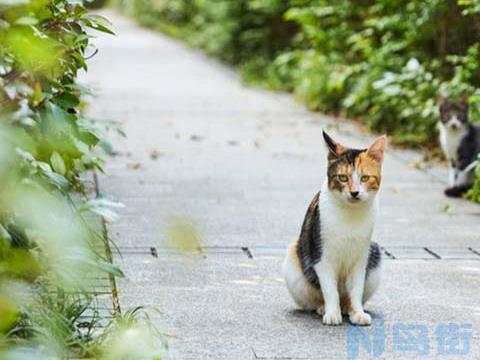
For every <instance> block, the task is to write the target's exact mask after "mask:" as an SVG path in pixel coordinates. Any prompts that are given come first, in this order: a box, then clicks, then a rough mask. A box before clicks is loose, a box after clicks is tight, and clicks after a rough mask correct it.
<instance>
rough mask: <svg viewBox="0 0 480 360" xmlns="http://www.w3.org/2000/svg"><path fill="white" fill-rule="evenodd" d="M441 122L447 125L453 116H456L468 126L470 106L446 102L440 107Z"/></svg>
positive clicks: (462, 103)
mask: <svg viewBox="0 0 480 360" xmlns="http://www.w3.org/2000/svg"><path fill="white" fill-rule="evenodd" d="M439 111H440V120H441V121H442V123H444V124H445V123H447V122H448V121H449V120H450V118H451V117H452V116H456V117H457V119H458V120H459V121H461V122H462V123H464V124H466V123H467V122H468V104H466V103H464V102H461V101H459V102H456V101H451V100H449V99H445V101H444V102H443V103H442V104H441V105H440V107H439Z"/></svg>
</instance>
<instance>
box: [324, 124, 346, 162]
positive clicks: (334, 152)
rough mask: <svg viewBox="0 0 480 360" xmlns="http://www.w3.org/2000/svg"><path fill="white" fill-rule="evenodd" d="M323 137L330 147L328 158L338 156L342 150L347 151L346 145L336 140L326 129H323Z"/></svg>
mask: <svg viewBox="0 0 480 360" xmlns="http://www.w3.org/2000/svg"><path fill="white" fill-rule="evenodd" d="M322 134H323V139H324V140H325V144H326V145H327V148H328V159H329V160H330V159H332V158H337V157H338V155H340V154H341V153H342V152H344V151H345V147H344V146H343V145H340V144H339V143H337V142H336V141H334V140H333V139H332V138H331V137H330V135H328V134H327V133H326V132H325V130H323V131H322Z"/></svg>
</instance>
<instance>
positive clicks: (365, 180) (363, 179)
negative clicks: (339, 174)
mask: <svg viewBox="0 0 480 360" xmlns="http://www.w3.org/2000/svg"><path fill="white" fill-rule="evenodd" d="M368 180H370V175H362V177H361V178H360V181H361V182H367V181H368Z"/></svg>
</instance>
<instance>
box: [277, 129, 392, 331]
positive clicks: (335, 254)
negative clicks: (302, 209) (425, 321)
mask: <svg viewBox="0 0 480 360" xmlns="http://www.w3.org/2000/svg"><path fill="white" fill-rule="evenodd" d="M323 136H324V139H325V142H326V144H327V147H328V150H329V152H328V170H327V178H326V180H325V182H324V184H323V186H322V188H321V190H320V192H319V193H317V194H316V195H315V196H314V198H313V200H312V202H311V203H310V206H309V208H308V210H307V213H306V215H305V219H304V221H303V225H302V229H301V232H300V236H299V238H298V239H297V240H295V241H294V242H292V243H291V244H290V246H289V248H288V251H287V256H286V258H285V262H284V264H283V273H284V277H285V282H286V284H287V288H288V290H289V292H290V294H291V295H292V297H293V299H294V301H295V302H296V303H297V305H298V306H300V307H301V308H302V309H305V310H316V311H317V312H318V313H319V314H320V315H322V316H323V323H324V324H326V325H338V324H341V323H342V314H343V315H348V316H349V319H350V321H351V322H352V323H354V324H358V325H370V323H371V321H372V319H371V317H370V315H369V314H368V313H366V312H365V311H364V309H363V304H364V303H365V302H366V301H367V300H368V299H369V298H370V297H371V296H372V294H373V293H374V292H375V291H376V289H377V287H378V285H379V282H380V264H381V261H380V260H381V251H380V248H379V246H378V244H376V243H374V242H372V241H371V238H372V233H373V228H374V225H375V219H376V214H377V197H376V195H377V192H378V190H379V189H380V183H381V177H382V171H381V170H382V161H383V154H384V149H385V137H381V138H379V139H377V140H376V141H375V142H373V144H372V145H370V147H369V148H368V149H350V148H347V147H345V146H343V145H341V144H339V143H337V142H335V141H333V140H332V139H331V138H330V137H329V136H328V135H327V134H326V133H323Z"/></svg>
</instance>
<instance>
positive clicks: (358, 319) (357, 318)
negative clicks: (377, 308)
mask: <svg viewBox="0 0 480 360" xmlns="http://www.w3.org/2000/svg"><path fill="white" fill-rule="evenodd" d="M350 322H351V323H352V324H355V325H361V326H367V325H370V324H371V323H372V317H371V316H370V315H369V314H367V313H366V312H364V311H362V312H360V311H357V312H355V313H353V314H351V315H350Z"/></svg>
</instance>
